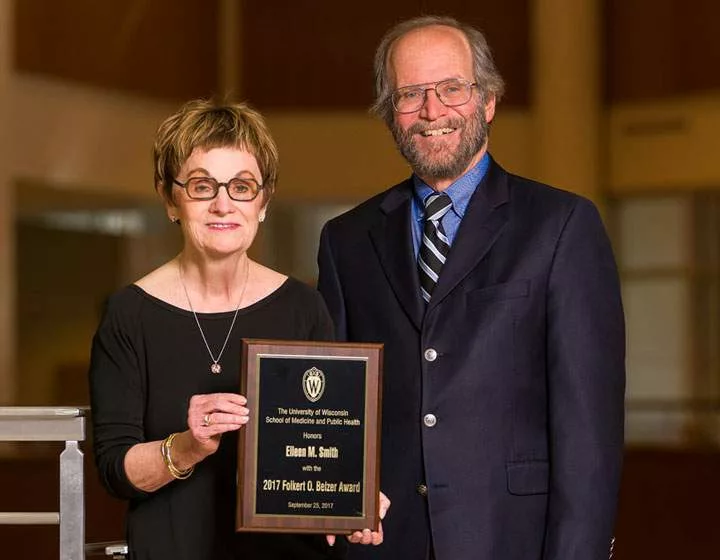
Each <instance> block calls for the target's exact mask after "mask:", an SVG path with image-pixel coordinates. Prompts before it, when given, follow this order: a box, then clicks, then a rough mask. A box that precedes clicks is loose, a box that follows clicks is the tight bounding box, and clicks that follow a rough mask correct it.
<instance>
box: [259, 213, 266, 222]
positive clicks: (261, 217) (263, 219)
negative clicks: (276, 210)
mask: <svg viewBox="0 0 720 560" xmlns="http://www.w3.org/2000/svg"><path fill="white" fill-rule="evenodd" d="M264 221H265V212H263V213H262V214H260V215H259V216H258V222H260V223H262V222H264Z"/></svg>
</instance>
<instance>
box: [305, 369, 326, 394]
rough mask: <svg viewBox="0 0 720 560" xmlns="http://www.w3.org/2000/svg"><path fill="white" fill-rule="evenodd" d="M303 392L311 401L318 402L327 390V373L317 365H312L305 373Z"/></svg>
mask: <svg viewBox="0 0 720 560" xmlns="http://www.w3.org/2000/svg"><path fill="white" fill-rule="evenodd" d="M302 386H303V392H304V393H305V396H306V397H307V400H309V401H310V402H317V401H319V400H320V397H322V396H323V393H324V392H325V374H324V373H323V372H322V371H320V370H319V369H318V368H316V367H311V368H310V369H309V370H307V371H306V372H305V373H304V374H303V378H302Z"/></svg>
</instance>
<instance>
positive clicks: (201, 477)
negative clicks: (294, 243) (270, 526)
mask: <svg viewBox="0 0 720 560" xmlns="http://www.w3.org/2000/svg"><path fill="white" fill-rule="evenodd" d="M233 314H234V311H230V312H224V313H198V318H199V320H200V323H201V325H202V329H203V331H204V332H205V336H206V337H207V341H208V344H209V345H210V348H211V350H212V351H213V353H214V354H215V355H216V356H217V354H218V353H219V352H220V348H221V347H222V344H223V341H224V340H225V336H226V335H227V332H228V329H229V328H230V324H231V322H232V318H233ZM332 332H333V329H332V322H331V320H330V317H329V315H328V312H327V309H326V308H325V305H324V303H323V301H322V299H321V297H320V296H319V294H318V293H317V292H316V291H315V290H313V289H311V288H310V287H308V286H306V285H305V284H302V283H301V282H299V281H297V280H294V279H292V278H290V279H288V280H287V281H286V282H285V283H284V284H283V285H282V286H281V287H280V288H278V289H277V290H276V291H275V292H273V293H272V294H270V295H268V296H267V297H265V298H264V299H262V300H260V301H258V302H256V303H254V304H253V305H251V306H249V307H246V308H244V309H241V310H240V312H239V313H238V316H237V321H236V323H235V326H234V327H233V330H232V334H231V335H230V339H229V341H228V345H227V348H226V349H225V352H224V353H223V355H222V359H221V360H220V364H221V365H222V373H220V374H219V375H215V374H212V373H210V364H211V363H212V360H211V359H210V356H209V355H208V351H207V349H206V348H205V344H204V343H203V340H202V337H201V335H200V331H199V330H198V327H197V324H196V323H195V318H194V317H193V314H192V313H191V312H190V311H186V310H184V309H180V308H178V307H175V306H173V305H170V304H168V303H166V302H164V301H162V300H159V299H157V298H155V297H153V296H151V295H149V294H148V293H146V292H145V291H143V290H142V289H141V288H139V287H138V286H136V285H131V286H128V287H126V288H123V289H122V290H120V291H119V292H117V293H116V294H114V295H113V296H111V298H110V299H109V301H108V305H107V309H106V311H105V315H104V317H103V319H102V322H101V324H100V327H99V328H98V331H97V333H96V334H95V338H94V339H93V346H92V358H91V366H90V388H91V406H92V423H93V442H94V453H95V460H96V463H97V467H98V471H99V474H100V478H101V481H102V483H103V484H104V486H105V487H106V488H107V489H108V490H109V491H110V493H112V494H113V495H115V496H117V497H119V498H122V499H126V500H129V502H130V503H129V510H128V516H127V539H128V544H129V547H130V557H131V558H133V559H137V560H148V559H151V560H155V559H165V558H173V559H186V560H204V559H207V560H210V559H212V560H230V559H233V560H234V559H262V560H272V559H278V560H279V559H281V558H282V559H292V558H301V559H324V558H341V557H343V556H344V552H345V550H346V544H345V539H343V538H338V539H337V541H338V542H337V544H336V545H335V547H332V548H331V547H329V546H328V545H327V544H326V542H325V538H324V536H322V535H307V536H300V535H279V534H260V533H236V532H235V530H234V522H235V505H236V481H235V478H236V467H237V432H234V433H229V434H225V435H223V437H222V440H221V444H220V447H219V449H218V451H217V452H216V453H215V454H214V455H211V456H210V457H208V458H206V459H205V460H204V461H202V462H200V463H199V464H198V465H196V467H195V472H194V473H193V475H192V476H191V477H190V478H188V479H187V480H175V481H173V482H171V483H169V484H167V485H166V486H164V487H162V488H161V489H159V490H157V491H155V492H151V493H146V492H143V491H141V490H138V489H137V488H135V487H134V486H133V485H132V484H131V483H130V482H129V481H128V479H127V476H126V475H125V469H124V467H123V461H124V458H125V454H126V453H127V451H128V449H130V447H132V446H133V445H135V444H137V443H142V442H146V441H153V440H162V439H164V438H165V437H167V436H168V435H169V434H171V433H173V432H181V431H184V430H186V429H187V410H188V404H189V401H190V397H191V396H192V395H195V394H203V393H216V392H238V391H239V372H240V352H241V341H240V340H241V338H243V337H247V338H271V339H280V340H331V339H332V336H333V334H332ZM252 413H253V411H252V410H251V411H250V414H252Z"/></svg>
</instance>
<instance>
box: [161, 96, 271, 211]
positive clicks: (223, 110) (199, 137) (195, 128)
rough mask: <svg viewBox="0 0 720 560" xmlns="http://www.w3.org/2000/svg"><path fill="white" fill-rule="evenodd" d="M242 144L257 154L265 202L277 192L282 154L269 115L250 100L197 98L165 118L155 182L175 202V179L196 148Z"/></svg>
mask: <svg viewBox="0 0 720 560" xmlns="http://www.w3.org/2000/svg"><path fill="white" fill-rule="evenodd" d="M196 148H201V149H203V150H210V149H213V148H239V149H241V150H246V151H247V152H249V153H251V154H252V155H253V156H255V159H256V160H257V163H258V167H259V168H260V174H261V175H262V177H261V181H262V186H263V193H264V195H263V196H264V199H265V202H267V201H268V200H269V199H270V197H271V196H272V194H273V193H274V192H275V184H276V182H277V174H278V163H279V156H278V150H277V146H276V145H275V141H274V140H273V139H272V136H270V130H269V129H268V127H267V124H265V119H263V117H262V115H261V114H260V113H258V112H257V111H256V110H255V109H252V108H251V107H250V106H249V105H247V104H246V103H227V104H224V103H217V102H215V101H211V100H206V99H196V100H194V101H189V102H188V103H186V104H185V105H183V106H182V107H181V108H180V109H179V110H178V111H177V112H176V113H174V114H173V115H171V116H170V117H168V118H167V119H165V121H164V122H163V123H162V124H161V125H160V127H159V128H158V130H157V132H156V133H155V143H154V145H153V160H154V163H155V185H156V187H157V188H158V189H161V194H162V195H163V196H164V197H165V199H166V200H167V201H169V202H172V200H173V197H172V190H173V180H174V179H176V178H177V174H178V173H179V172H180V168H181V167H182V166H183V164H184V163H185V162H186V161H187V159H188V158H189V157H190V154H192V152H193V150H194V149H196Z"/></svg>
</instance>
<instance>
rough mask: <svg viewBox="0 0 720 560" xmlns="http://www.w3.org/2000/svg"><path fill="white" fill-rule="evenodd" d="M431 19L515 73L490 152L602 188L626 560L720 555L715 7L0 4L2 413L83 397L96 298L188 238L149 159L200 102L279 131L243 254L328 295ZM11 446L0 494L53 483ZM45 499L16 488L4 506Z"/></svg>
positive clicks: (590, 190) (37, 456) (561, 0)
mask: <svg viewBox="0 0 720 560" xmlns="http://www.w3.org/2000/svg"><path fill="white" fill-rule="evenodd" d="M422 13H438V14H445V15H453V16H455V17H457V18H459V19H461V20H464V21H466V22H469V23H471V24H475V25H477V26H478V27H480V28H481V29H482V30H484V32H485V33H486V35H487V37H488V40H489V43H490V45H491V46H492V48H493V51H494V53H495V56H496V61H497V63H498V66H499V68H500V71H501V73H502V74H503V76H504V77H505V79H506V81H507V95H506V97H505V98H504V99H503V101H502V103H501V104H500V106H499V110H498V115H497V118H496V120H495V123H494V124H493V128H492V133H491V144H490V147H491V152H492V153H493V155H494V157H495V158H496V159H497V160H498V161H499V162H500V163H501V164H502V165H503V166H504V167H506V168H507V169H509V170H510V171H513V172H515V173H519V174H523V175H526V176H530V177H532V178H535V179H538V180H542V181H546V182H550V183H552V184H555V185H557V186H560V187H562V188H566V189H569V190H573V191H576V192H579V193H581V194H584V195H586V196H589V197H591V198H592V199H593V200H595V202H596V203H598V204H599V206H600V207H601V209H602V210H603V213H604V216H605V219H606V224H607V226H608V228H609V230H610V232H611V235H612V238H613V242H614V247H615V251H616V255H617V258H618V262H619V265H620V269H621V275H622V281H623V290H624V298H625V306H626V314H627V321H628V345H629V346H628V392H627V410H628V421H627V440H628V452H627V460H626V469H625V478H624V481H623V491H622V496H621V510H620V515H619V521H618V545H617V555H616V558H620V559H631V558H632V559H645V558H694V557H697V558H706V557H714V556H715V555H716V554H717V552H718V551H720V535H718V532H717V531H716V530H714V529H713V527H714V526H715V524H716V521H715V520H716V518H717V514H716V510H717V506H718V503H720V480H719V479H720V455H719V452H718V442H719V441H720V225H719V224H720V157H718V155H717V154H718V147H720V146H719V143H718V140H717V139H716V136H717V131H718V130H720V72H718V68H720V46H719V44H718V42H717V40H716V22H717V21H718V20H719V19H720V4H718V3H717V2H716V1H715V0H685V1H683V2H681V1H680V0H606V1H601V0H505V1H504V2H490V1H488V0H476V1H475V2H466V1H463V0H444V1H438V0H424V1H422V0H394V1H393V2H386V1H380V0H365V1H364V2H362V3H342V2H337V1H331V0H294V1H280V0H277V1H270V0H103V1H102V2H99V1H97V0H0V404H2V405H42V404H48V405H50V404H51V405H70V404H72V405H76V404H87V401H88V399H87V383H86V379H85V377H86V373H87V363H88V350H89V345H90V340H91V337H92V334H93V332H94V329H95V327H96V325H97V322H98V320H99V316H100V313H101V311H102V306H103V303H104V300H105V298H106V297H107V296H108V295H109V294H110V293H111V292H112V291H114V290H115V289H117V288H118V287H120V286H122V285H124V284H126V283H128V282H132V281H133V280H135V279H137V278H138V277H140V276H141V275H143V274H144V273H145V272H147V271H149V270H150V269H152V268H153V267H155V266H157V265H158V264H160V263H161V262H164V261H165V260H167V259H169V258H171V257H172V256H173V255H174V254H175V253H176V252H177V250H178V248H179V239H178V233H177V231H176V228H171V227H170V226H169V225H168V224H167V221H166V218H165V216H164V214H163V212H162V210H161V207H160V204H159V201H158V200H157V198H156V195H155V192H154V189H153V185H152V168H151V165H152V163H151V156H150V149H151V144H152V138H153V133H154V130H155V128H156V127H157V125H158V124H159V123H160V121H161V120H162V119H163V118H164V117H166V116H167V115H169V114H170V113H171V112H172V111H173V110H175V109H176V108H177V107H178V106H179V104H181V103H182V102H183V101H185V100H188V99H191V98H195V97H207V96H213V95H216V96H223V95H225V96H228V97H230V98H234V99H246V100H249V101H250V102H251V103H252V104H253V105H255V106H256V107H258V108H259V109H260V110H261V111H262V112H263V113H264V114H265V115H266V117H267V119H268V121H269V124H270V127H271V129H272V131H273V134H274V135H275V137H276V140H277V141H278V144H279V147H280V152H281V173H280V182H279V185H278V190H277V198H276V200H275V201H274V202H273V204H272V206H271V208H270V213H269V219H268V221H267V222H266V224H264V227H263V230H262V231H261V235H260V236H259V238H258V240H257V241H256V244H255V247H254V248H253V250H254V253H255V257H256V258H257V259H259V260H260V261H261V262H263V263H265V264H268V265H269V266H272V267H275V268H277V269H279V270H281V271H283V272H286V273H290V274H293V275H295V276H297V277H299V278H301V279H303V280H306V281H308V282H313V281H314V278H315V274H316V270H315V262H314V261H315V250H316V243H317V236H318V233H319V228H320V226H321V225H322V223H323V222H324V221H325V220H326V219H328V218H330V217H332V216H333V215H335V214H337V213H338V212H341V211H343V210H344V209H346V208H349V207H351V206H353V205H354V204H356V203H358V202H360V201H361V200H363V199H365V198H367V197H369V196H370V195H372V194H374V193H377V192H379V191H380V190H383V189H384V188H387V187H388V186H390V185H392V184H394V183H396V182H398V181H400V180H402V179H403V178H404V177H406V176H407V175H408V169H407V167H406V165H405V164H404V162H403V160H402V159H401V158H400V156H399V155H398V154H397V153H396V151H395V149H394V146H393V143H392V140H391V138H390V136H389V134H388V133H387V132H386V131H385V129H384V126H383V125H382V123H380V122H379V121H377V120H375V119H373V118H371V117H370V116H368V114H367V107H368V106H369V104H370V103H371V101H372V88H373V78H372V57H373V53H374V49H375V46H376V45H377V43H378V41H379V39H380V37H381V36H382V34H383V33H384V32H385V31H386V30H387V29H388V28H389V27H390V26H391V25H392V24H393V23H395V22H397V21H399V20H400V19H404V18H407V17H412V16H415V15H419V14H422ZM4 454H5V457H6V458H5V459H4V462H0V469H3V470H2V471H0V472H2V477H0V484H3V485H5V484H7V485H9V486H10V487H13V486H14V484H13V483H12V482H11V481H12V480H13V478H12V477H13V476H20V477H25V478H27V477H28V476H29V474H28V473H30V472H37V477H38V480H41V479H42V480H43V481H44V482H38V484H48V482H47V477H52V476H54V475H53V474H52V473H53V472H54V471H52V468H54V467H53V465H52V462H51V461H50V462H48V461H49V460H47V459H44V458H43V453H40V452H37V453H34V454H33V455H32V457H30V458H28V457H27V456H18V454H17V452H16V450H14V449H6V450H5V451H4ZM28 461H30V462H31V463H32V465H34V467H33V468H34V469H35V470H33V469H29V468H28ZM51 467H52V468H51ZM44 468H47V469H49V470H47V472H46V471H45V470H43V469H44ZM90 468H91V467H90ZM3 481H9V482H3ZM91 482H92V483H94V481H91ZM89 492H91V493H92V496H93V499H92V500H91V501H90V503H89V507H90V508H95V510H96V511H98V512H100V511H104V512H108V511H109V512H111V514H109V515H106V516H105V517H103V516H102V515H94V516H93V520H90V521H89V523H90V524H91V526H89V534H90V536H94V535H95V534H96V533H97V537H98V538H100V539H102V538H109V537H116V536H120V535H121V534H122V531H121V528H119V527H120V521H119V516H120V513H119V512H121V510H122V505H119V504H116V503H114V502H110V501H109V500H108V499H107V498H104V497H103V496H102V493H101V492H99V490H98V489H97V488H95V487H94V486H93V487H92V488H90V489H89ZM43 494H46V493H44V492H43V493H38V494H37V495H35V496H32V495H30V496H28V494H27V493H26V492H25V493H21V494H18V496H16V497H15V498H12V497H8V495H7V494H6V495H5V497H4V498H0V510H3V509H8V508H10V509H13V507H15V506H13V507H10V506H9V505H7V504H9V503H12V504H16V503H18V504H19V503H21V502H22V503H24V501H27V500H28V499H29V500H31V502H32V500H43V499H45V500H47V499H52V497H49V498H43V497H41V496H42V495H43ZM0 495H2V494H0ZM8 500H10V502H8ZM13 500H14V501H13ZM33 503H35V502H33ZM18 507H19V506H18ZM106 517H107V518H108V519H106ZM92 523H100V525H99V526H97V527H95V526H94V525H92ZM3 531H8V529H5V528H3ZM13 531H14V532H10V533H7V534H8V535H9V536H8V538H9V539H11V540H12V541H13V542H20V541H23V539H24V538H25V535H26V534H27V535H45V536H47V535H50V537H48V538H47V539H46V540H47V543H46V544H43V543H44V542H45V541H44V540H43V539H34V540H33V542H34V545H33V546H35V548H36V556H35V557H37V558H45V557H48V558H52V557H54V556H53V552H52V551H53V550H54V549H53V546H54V542H53V538H51V537H52V530H50V529H48V530H45V529H42V530H38V529H33V531H34V532H32V533H25V531H26V529H22V528H21V529H15V530H13ZM38 531H40V532H38ZM108 532H111V533H113V534H112V535H108V534H107V533H108ZM3 534H4V533H3ZM658 535H661V536H658ZM30 538H33V537H32V536H31V537H30ZM0 539H2V536H1V535H0ZM3 542H5V541H4V540H3ZM8 542H10V541H8ZM43 546H44V547H45V548H43ZM43 551H46V552H43ZM44 554H47V556H44ZM55 556H56V555H55Z"/></svg>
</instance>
